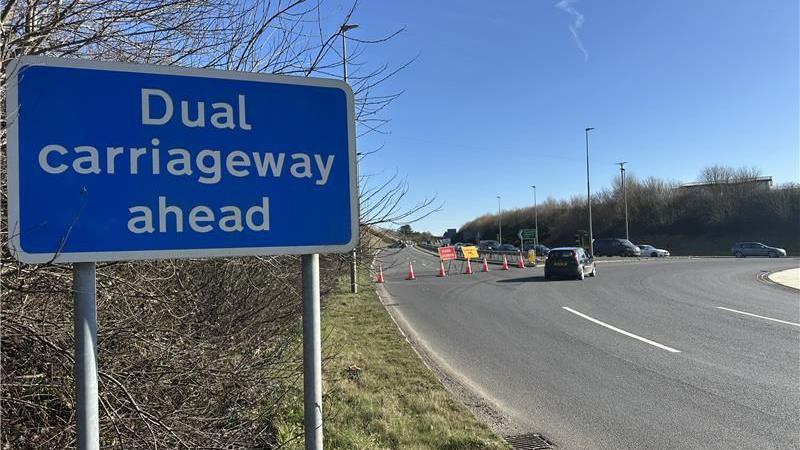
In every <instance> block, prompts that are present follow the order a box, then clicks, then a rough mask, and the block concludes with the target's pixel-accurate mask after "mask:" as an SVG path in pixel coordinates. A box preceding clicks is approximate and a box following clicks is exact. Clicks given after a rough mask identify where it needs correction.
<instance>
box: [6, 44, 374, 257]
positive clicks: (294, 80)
mask: <svg viewBox="0 0 800 450" xmlns="http://www.w3.org/2000/svg"><path fill="white" fill-rule="evenodd" d="M28 66H45V67H65V68H76V69H89V70H104V71H113V72H134V73H148V74H160V75H177V76H191V77H202V78H216V79H224V80H242V81H255V82H262V83H278V84H293V85H301V86H317V87H324V88H335V89H341V90H342V91H344V93H345V97H346V98H347V128H348V130H347V134H348V163H349V170H350V180H349V182H350V241H349V242H347V243H346V244H338V245H308V246H289V247H236V248H202V249H174V250H134V251H120V252H114V251H110V252H63V253H58V254H56V253H28V252H26V251H24V250H23V249H22V245H21V242H20V231H19V230H18V229H16V227H17V224H19V129H18V125H19V123H18V122H17V120H16V117H17V114H18V111H17V107H18V102H19V98H18V93H17V87H18V86H17V82H18V81H17V80H18V73H19V71H20V70H22V69H24V68H25V67H28ZM6 67H7V68H9V69H10V70H6V73H7V77H6V80H7V88H6V119H7V122H6V127H7V130H6V149H7V167H8V169H7V174H6V175H7V186H8V187H7V189H8V207H7V209H8V211H7V212H8V222H7V223H8V230H7V231H8V235H9V239H8V249H9V251H10V252H11V254H12V255H13V256H14V257H15V258H16V259H17V260H19V261H20V262H23V263H29V264H41V263H48V262H53V263H71V262H101V261H132V260H148V259H183V258H219V257H233V256H268V255H306V254H311V253H347V252H349V251H352V250H353V249H354V248H356V246H357V245H358V240H359V218H360V211H359V202H358V163H357V160H356V134H355V101H354V95H353V90H352V89H351V88H350V86H349V85H348V84H347V83H345V82H344V81H341V80H336V79H332V78H310V77H291V76H285V75H272V74H261V73H252V72H235V71H224V70H216V69H196V68H189V67H171V66H157V65H152V64H132V63H117V62H108V61H92V60H85V59H71V58H52V57H47V56H23V57H19V58H15V59H12V60H11V61H10V62H9V63H8V65H7V66H6Z"/></svg>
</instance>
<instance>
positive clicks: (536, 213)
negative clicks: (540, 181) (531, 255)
mask: <svg viewBox="0 0 800 450" xmlns="http://www.w3.org/2000/svg"><path fill="white" fill-rule="evenodd" d="M531 187H532V188H533V221H534V228H535V229H536V239H534V240H533V248H534V250H535V249H536V246H537V245H539V204H538V203H537V202H536V185H533V186H531Z"/></svg>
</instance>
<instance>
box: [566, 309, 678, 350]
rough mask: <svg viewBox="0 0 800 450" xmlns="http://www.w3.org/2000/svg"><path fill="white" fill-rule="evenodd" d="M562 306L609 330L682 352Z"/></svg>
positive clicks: (661, 347)
mask: <svg viewBox="0 0 800 450" xmlns="http://www.w3.org/2000/svg"><path fill="white" fill-rule="evenodd" d="M562 308H564V309H566V310H567V311H569V312H571V313H572V314H575V315H578V316H581V317H583V318H584V319H586V320H589V321H591V322H594V323H596V324H598V325H601V326H604V327H606V328H608V329H609V330H613V331H616V332H617V333H620V334H624V335H625V336H628V337H632V338H634V339H638V340H640V341H642V342H644V343H647V344H650V345H652V346H655V347H658V348H660V349H662V350H666V351H668V352H672V353H680V352H681V351H680V350H677V349H674V348H672V347H668V346H666V345H663V344H659V343H658V342H655V341H651V340H650V339H647V338H643V337H641V336H637V335H635V334H633V333H629V332H627V331H625V330H621V329H619V328H617V327H615V326H613V325H609V324H607V323H605V322H602V321H600V320H597V319H595V318H594V317H589V316H587V315H586V314H583V313H580V312H578V311H575V310H574V309H572V308H568V307H566V306H562Z"/></svg>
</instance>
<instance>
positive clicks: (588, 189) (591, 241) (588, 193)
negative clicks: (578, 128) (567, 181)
mask: <svg viewBox="0 0 800 450" xmlns="http://www.w3.org/2000/svg"><path fill="white" fill-rule="evenodd" d="M592 130H594V128H586V130H584V131H585V132H586V206H587V209H588V210H589V254H590V255H592V258H594V237H593V234H592V188H591V187H590V185H589V132H590V131H592Z"/></svg>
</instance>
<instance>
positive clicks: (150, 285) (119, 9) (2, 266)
mask: <svg viewBox="0 0 800 450" xmlns="http://www.w3.org/2000/svg"><path fill="white" fill-rule="evenodd" d="M323 3H324V2H312V1H305V0H292V1H283V0H280V1H266V0H247V1H245V0H230V1H228V0H166V1H162V0H108V1H88V2H86V1H77V0H37V1H33V2H32V1H18V0H7V1H5V2H3V3H2V4H0V173H4V174H5V173H7V171H6V155H7V147H6V142H7V128H8V125H9V124H10V123H13V121H14V120H16V115H15V113H14V112H13V111H12V112H11V113H10V115H7V114H8V113H9V112H8V111H7V110H6V108H5V99H6V92H7V89H8V84H9V83H11V82H14V80H9V79H8V78H7V73H6V69H7V68H8V67H9V63H10V62H11V61H12V59H14V58H17V57H21V56H26V55H42V56H50V57H62V58H81V59H87V60H105V61H118V62H129V63H147V64H157V65H167V66H183V67H193V68H204V69H217V70H229V71H246V72H257V73H270V74H281V75H288V76H299V77H307V76H316V77H327V78H331V77H334V78H337V77H339V76H340V75H339V74H341V72H342V65H343V64H344V63H345V61H342V55H341V53H340V52H339V50H338V49H339V48H340V45H341V38H342V34H341V26H342V24H343V23H347V22H348V21H349V20H350V19H351V16H352V15H353V13H354V11H355V8H356V6H357V2H350V4H349V6H348V5H347V3H348V2H345V4H337V5H336V6H335V8H331V9H333V10H331V9H324V8H325V5H324V4H323ZM401 31H402V30H398V31H397V32H396V33H390V34H389V35H387V36H380V35H378V36H376V35H374V34H370V35H368V36H362V37H363V39H355V38H351V37H350V36H348V39H350V40H351V41H350V42H349V44H348V46H349V48H350V50H351V51H350V53H349V54H348V56H347V61H346V62H347V63H348V64H350V65H351V76H350V78H349V79H348V82H349V84H350V85H351V87H352V89H353V91H354V94H355V111H356V121H357V125H356V126H357V134H358V135H359V136H361V135H363V134H365V133H369V132H371V131H376V130H381V129H382V128H383V127H384V126H385V125H386V123H387V119H386V117H385V116H384V114H386V112H387V111H388V109H387V107H388V106H389V105H390V104H391V103H392V102H393V100H394V99H396V98H397V96H398V94H397V93H396V91H393V90H387V89H386V88H385V86H384V85H385V84H386V83H387V82H388V80H392V75H393V74H395V73H396V72H397V71H398V70H401V69H402V68H403V67H405V66H406V65H407V63H405V62H400V64H399V66H398V65H395V64H390V63H388V62H386V61H378V62H374V61H371V60H370V48H372V46H375V45H382V44H383V43H384V42H386V41H387V40H388V39H391V38H393V37H395V36H396V35H397V34H398V33H400V32H401ZM356 37H357V36H356ZM65 88H68V87H65ZM399 89H400V88H397V90H399ZM359 150H360V152H361V153H360V156H359V158H362V159H363V158H367V157H369V155H370V154H371V153H373V152H374V150H375V149H370V148H359ZM5 181H6V180H5V176H4V177H2V181H0V210H2V211H7V209H8V208H7V205H8V198H7V189H6V184H5ZM359 185H360V186H359V187H360V192H359V195H360V197H359V201H360V204H361V208H360V212H361V217H360V223H361V234H362V237H363V236H365V235H366V234H367V232H368V230H370V229H371V228H372V227H374V226H378V225H380V224H384V223H396V222H398V221H400V222H413V221H414V220H415V219H417V218H419V217H421V216H424V215H425V214H426V213H428V212H429V211H430V210H431V208H430V207H431V205H432V200H430V199H426V200H422V201H420V202H419V203H416V204H414V203H409V202H408V199H406V198H405V197H406V195H407V194H408V185H407V184H406V183H404V182H403V181H402V178H401V177H399V176H397V175H395V176H393V177H391V176H390V177H388V178H386V177H384V178H381V177H380V176H369V175H366V176H362V177H361V178H360V179H359ZM54 189H57V187H54ZM409 204H410V205H411V206H410V207H408V208H406V209H403V208H402V207H400V206H398V205H409ZM0 221H1V223H0V298H2V308H1V309H0V341H2V345H1V346H0V366H2V371H0V420H1V422H0V447H2V448H4V449H5V448H15V449H16V448H41V449H51V448H70V447H74V445H75V421H76V418H75V395H74V379H73V359H72V358H73V357H72V355H73V349H72V347H73V334H72V333H73V328H72V296H71V281H72V275H71V269H70V266H69V265H65V264H42V265H36V266H33V265H24V264H20V263H18V262H17V261H15V260H14V259H13V258H12V257H11V254H10V252H9V251H8V248H7V243H8V240H9V237H10V236H11V235H13V234H14V233H19V232H20V230H19V229H9V224H8V223H7V222H6V216H5V214H3V217H2V219H0ZM320 226H324V224H322V225H320ZM370 242H371V241H370V240H369V239H362V246H361V247H360V248H359V251H358V255H359V257H361V256H362V255H363V258H364V259H365V260H369V259H370V258H371V255H372V254H373V249H372V248H370V245H371V243H370ZM350 258H351V256H350V255H349V254H347V255H327V256H325V257H324V258H323V260H322V275H321V279H322V290H323V292H326V291H328V290H329V289H330V288H331V287H332V286H333V281H334V280H336V279H337V278H338V277H339V276H341V275H343V274H346V273H347V272H348V269H347V267H348V264H349V262H350ZM97 301H98V308H97V312H98V342H97V344H98V353H99V355H98V358H99V361H98V366H99V367H98V370H99V390H100V393H99V395H100V399H99V401H100V428H101V429H100V435H101V445H102V446H103V448H126V449H127V448H170V449H171V448H272V447H273V446H274V445H275V443H276V439H277V435H276V428H275V425H274V424H275V423H276V422H278V421H279V420H282V417H280V414H279V413H278V407H279V406H281V405H283V404H284V402H285V401H286V400H287V398H288V396H289V395H290V394H291V393H292V392H293V390H294V386H295V385H296V381H297V380H298V379H299V377H300V376H301V375H302V365H301V364H300V361H299V360H298V355H297V353H296V352H294V348H295V345H296V341H297V339H298V336H299V334H298V333H299V332H298V329H299V324H300V312H301V298H300V262H299V258H298V257H294V256H281V257H254V258H227V259H214V260H199V259H193V260H180V261H175V260H164V261H150V262H133V263H113V264H99V265H98V268H97ZM329 358H334V359H335V358H336V356H335V355H333V356H329Z"/></svg>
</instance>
